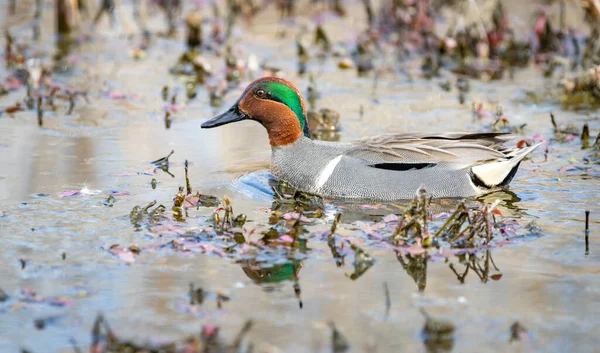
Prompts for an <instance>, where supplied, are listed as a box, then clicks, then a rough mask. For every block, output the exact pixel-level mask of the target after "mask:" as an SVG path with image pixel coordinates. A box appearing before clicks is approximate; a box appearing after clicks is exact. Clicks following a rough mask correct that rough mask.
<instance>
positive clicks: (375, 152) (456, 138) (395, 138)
mask: <svg viewBox="0 0 600 353" xmlns="http://www.w3.org/2000/svg"><path fill="white" fill-rule="evenodd" d="M512 138H513V136H511V135H509V134H503V133H479V134H465V133H444V134H437V135H432V134H393V135H383V136H377V137H373V138H367V139H362V140H358V141H355V142H354V143H352V147H351V148H350V149H349V150H348V151H347V152H346V155H347V156H349V157H355V158H358V159H362V160H364V161H365V162H366V163H369V164H373V165H377V164H382V165H385V167H386V168H385V169H394V168H393V166H391V165H390V164H393V163H398V164H407V165H408V166H398V169H397V170H403V169H404V168H407V167H410V164H419V163H427V164H430V163H436V164H437V163H444V164H446V165H449V166H451V165H452V164H455V167H461V168H462V167H464V166H468V165H473V164H475V163H478V162H481V161H487V160H493V159H499V158H505V157H506V152H508V151H509V150H508V149H507V148H506V147H504V145H502V143H503V142H505V141H508V140H510V139H512Z"/></svg>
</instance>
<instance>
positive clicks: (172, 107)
mask: <svg viewBox="0 0 600 353" xmlns="http://www.w3.org/2000/svg"><path fill="white" fill-rule="evenodd" d="M182 109H183V105H179V104H165V110H166V111H168V112H178V111H180V110H182Z"/></svg>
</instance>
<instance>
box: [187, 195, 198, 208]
mask: <svg viewBox="0 0 600 353" xmlns="http://www.w3.org/2000/svg"><path fill="white" fill-rule="evenodd" d="M198 201H200V198H199V197H198V196H194V195H192V194H189V195H187V196H186V197H185V199H184V200H183V207H185V208H191V207H196V206H197V205H198Z"/></svg>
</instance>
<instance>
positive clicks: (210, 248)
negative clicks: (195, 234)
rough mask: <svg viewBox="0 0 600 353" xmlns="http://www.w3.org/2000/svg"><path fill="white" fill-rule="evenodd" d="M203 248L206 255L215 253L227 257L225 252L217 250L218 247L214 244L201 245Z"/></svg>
mask: <svg viewBox="0 0 600 353" xmlns="http://www.w3.org/2000/svg"><path fill="white" fill-rule="evenodd" d="M201 248H202V250H204V252H205V253H208V252H213V253H215V254H217V255H219V256H220V257H225V255H226V254H225V252H224V251H223V250H221V249H220V248H217V247H216V246H214V245H212V244H201Z"/></svg>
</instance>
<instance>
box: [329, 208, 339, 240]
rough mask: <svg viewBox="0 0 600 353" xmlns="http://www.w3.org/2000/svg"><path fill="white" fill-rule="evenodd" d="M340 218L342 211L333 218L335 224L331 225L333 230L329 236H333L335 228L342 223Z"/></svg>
mask: <svg viewBox="0 0 600 353" xmlns="http://www.w3.org/2000/svg"><path fill="white" fill-rule="evenodd" d="M340 219H342V213H341V212H339V213H338V214H336V215H335V218H334V219H333V224H332V225H331V231H330V232H329V236H330V237H331V236H333V234H334V233H335V230H336V229H337V226H338V223H340Z"/></svg>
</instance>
